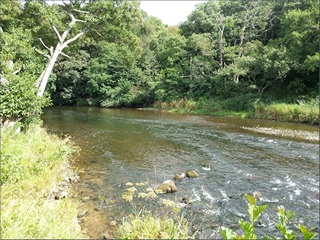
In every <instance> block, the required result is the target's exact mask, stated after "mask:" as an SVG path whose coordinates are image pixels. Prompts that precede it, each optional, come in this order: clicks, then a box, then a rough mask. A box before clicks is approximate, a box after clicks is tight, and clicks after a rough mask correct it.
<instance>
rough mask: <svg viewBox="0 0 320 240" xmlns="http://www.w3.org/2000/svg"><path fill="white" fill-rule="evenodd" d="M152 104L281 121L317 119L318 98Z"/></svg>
mask: <svg viewBox="0 0 320 240" xmlns="http://www.w3.org/2000/svg"><path fill="white" fill-rule="evenodd" d="M153 107H154V108H157V109H161V110H166V111H172V112H180V113H194V114H203V115H212V116H241V117H247V118H258V119H269V120H277V121H283V122H297V123H310V124H315V123H319V98H315V99H311V100H309V101H299V102H298V103H283V102H279V103H269V104H266V103H258V104H257V103H255V102H253V101H252V100H250V96H247V98H246V97H243V96H241V97H235V98H231V99H225V100H223V99H202V100H199V101H194V100H188V99H181V100H179V101H173V102H169V103H168V102H161V101H157V102H156V103H155V104H154V106H153Z"/></svg>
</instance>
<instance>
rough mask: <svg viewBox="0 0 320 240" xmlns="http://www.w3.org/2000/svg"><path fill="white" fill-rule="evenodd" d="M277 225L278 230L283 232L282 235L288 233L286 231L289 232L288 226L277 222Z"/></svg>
mask: <svg viewBox="0 0 320 240" xmlns="http://www.w3.org/2000/svg"><path fill="white" fill-rule="evenodd" d="M276 227H277V228H278V230H279V231H280V232H281V234H282V235H285V234H286V232H287V228H286V226H283V225H281V224H279V223H276Z"/></svg>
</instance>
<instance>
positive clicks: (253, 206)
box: [220, 192, 317, 239]
mask: <svg viewBox="0 0 320 240" xmlns="http://www.w3.org/2000/svg"><path fill="white" fill-rule="evenodd" d="M260 196H261V193H259V192H254V193H253V196H251V195H249V194H246V197H247V200H248V213H249V216H250V222H247V221H244V220H243V219H240V220H239V224H240V226H241V228H242V229H243V230H244V232H245V234H243V235H238V234H237V233H235V232H234V231H233V230H232V229H230V228H226V227H221V228H220V234H221V236H222V237H223V238H224V239H257V235H256V234H255V233H254V224H255V222H257V221H258V220H259V218H260V216H261V214H262V212H263V211H264V210H265V209H266V208H267V207H268V205H262V206H258V205H257V200H258V198H259V197H260ZM277 215H278V219H279V223H276V224H275V225H276V227H277V229H278V230H279V231H280V233H281V234H282V236H283V239H296V237H297V233H296V232H295V231H293V230H290V229H288V228H287V223H288V222H289V221H290V220H292V219H293V218H294V217H295V213H294V212H293V211H291V210H286V209H285V207H283V206H279V207H278V214H277ZM299 229H300V232H301V234H302V237H303V239H314V238H315V236H316V235H317V234H316V233H314V232H312V229H307V228H306V227H305V226H303V225H301V224H299ZM259 239H277V238H276V237H273V236H264V237H259Z"/></svg>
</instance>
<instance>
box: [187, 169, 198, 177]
mask: <svg viewBox="0 0 320 240" xmlns="http://www.w3.org/2000/svg"><path fill="white" fill-rule="evenodd" d="M186 175H187V177H189V178H196V177H199V174H198V173H197V172H196V171H194V170H193V171H189V172H187V173H186Z"/></svg>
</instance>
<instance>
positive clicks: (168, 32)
mask: <svg viewBox="0 0 320 240" xmlns="http://www.w3.org/2000/svg"><path fill="white" fill-rule="evenodd" d="M65 2H68V3H65V4H48V2H46V1H43V0H27V1H19V0H2V1H1V3H0V4H1V7H0V27H1V28H0V31H1V65H0V66H1V116H2V121H4V120H6V119H10V120H21V121H23V122H25V123H26V124H27V123H28V122H31V121H33V120H34V118H36V117H37V116H39V115H40V113H41V109H42V108H43V107H44V106H48V105H50V104H52V103H53V104H57V105H97V106H103V107H150V106H154V104H157V103H158V104H159V103H168V104H169V103H172V102H175V103H177V104H176V105H179V103H183V104H186V103H187V102H189V104H190V105H194V104H195V103H196V104H198V105H197V106H202V107H204V106H208V105H209V106H211V110H212V111H215V109H216V110H217V111H218V110H219V109H220V110H221V109H224V110H231V111H244V112H248V111H251V110H252V109H254V108H256V109H257V106H259V104H260V105H261V104H271V103H275V102H277V103H287V104H291V103H295V104H297V103H298V104H300V105H301V104H304V103H309V102H316V104H318V95H319V44H320V42H319V39H320V38H319V1H318V0H281V1H279V0H257V1H250V0H237V1H207V2H205V3H199V4H198V5H197V6H196V8H195V10H194V11H193V12H192V13H191V14H190V15H189V16H188V19H187V21H185V22H182V23H181V24H179V25H178V26H167V25H164V24H163V23H162V22H161V20H159V19H157V18H155V17H152V16H148V15H147V13H146V12H144V11H143V10H141V9H140V1H125V0H123V1H121V0H114V1H112V0H89V1H84V0H74V1H70V2H71V3H69V1H65ZM181 4H183V2H182V3H181ZM62 43H64V45H63V44H62ZM59 44H62V45H60V46H63V48H61V49H60V50H59V49H58V46H59ZM62 49H63V51H62ZM54 56H56V60H53V63H54V64H51V67H53V69H52V70H51V69H50V64H48V63H49V61H50V60H52V58H53V57H54ZM51 63H52V62H51ZM44 70H47V73H48V72H49V73H50V75H48V83H47V84H46V83H45V84H44V87H45V89H46V90H45V94H44V95H43V96H42V94H39V88H40V85H41V84H40V82H41V81H42V80H41V77H43V76H44V72H45V71H44ZM42 83H43V82H42ZM37 93H38V94H37ZM162 106H163V104H162ZM177 107H179V106H177ZM193 107H194V106H193ZM190 109H192V106H189V110H190Z"/></svg>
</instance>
